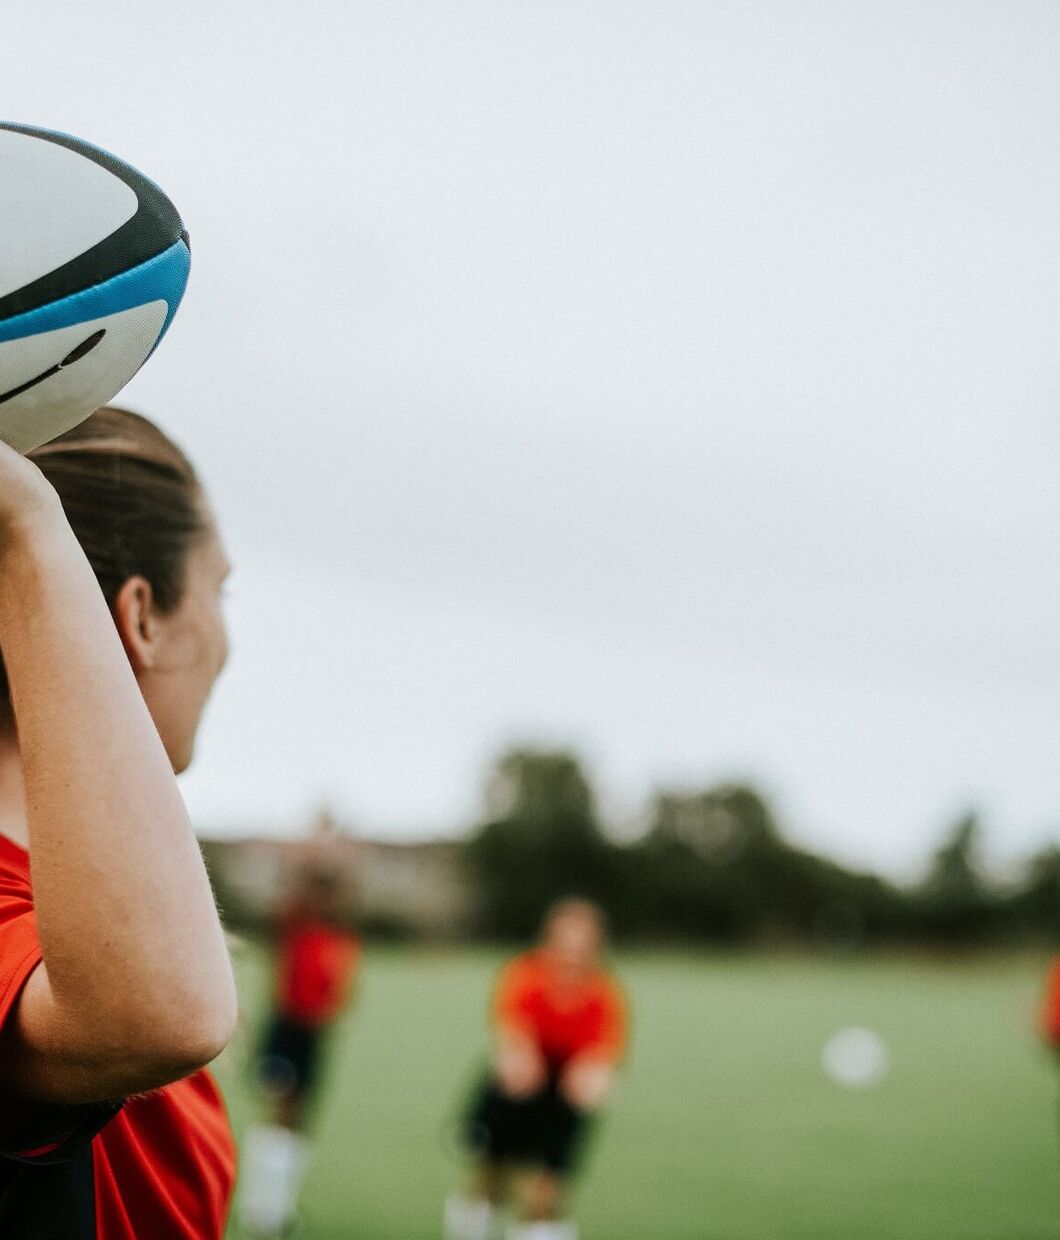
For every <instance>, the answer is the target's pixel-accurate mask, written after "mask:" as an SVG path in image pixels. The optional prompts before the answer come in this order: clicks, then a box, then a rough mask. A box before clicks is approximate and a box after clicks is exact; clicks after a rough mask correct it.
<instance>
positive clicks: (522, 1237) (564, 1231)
mask: <svg viewBox="0 0 1060 1240" xmlns="http://www.w3.org/2000/svg"><path fill="white" fill-rule="evenodd" d="M505 1240H578V1225H577V1223H572V1222H570V1221H569V1220H565V1221H563V1222H555V1223H512V1224H511V1225H510V1226H509V1228H508V1231H507V1235H506V1237H505Z"/></svg>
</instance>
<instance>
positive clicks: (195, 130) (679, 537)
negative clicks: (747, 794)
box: [0, 0, 1060, 871]
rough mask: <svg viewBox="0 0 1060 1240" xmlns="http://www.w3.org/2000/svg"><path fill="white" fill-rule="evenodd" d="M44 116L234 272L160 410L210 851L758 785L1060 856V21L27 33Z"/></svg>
mask: <svg viewBox="0 0 1060 1240" xmlns="http://www.w3.org/2000/svg"><path fill="white" fill-rule="evenodd" d="M5 14H6V16H5V21H4V37H3V42H2V44H0V113H2V114H4V115H5V116H6V117H7V118H9V119H13V120H22V121H27V122H32V123H38V124H43V125H50V126H53V127H56V128H64V129H67V130H70V131H72V132H75V133H77V134H79V135H81V136H84V137H87V138H91V139H93V140H95V141H97V142H99V143H100V144H101V145H103V146H106V147H108V148H110V149H112V150H114V151H116V152H118V153H119V154H121V155H123V156H125V157H126V158H127V159H129V160H131V161H132V162H133V163H135V164H137V165H139V166H140V167H141V168H142V169H143V170H144V171H146V172H148V173H149V174H150V175H152V176H153V177H155V179H157V180H158V181H160V182H161V183H162V184H163V185H164V186H165V187H166V189H167V190H168V191H169V192H170V194H171V195H172V196H173V198H174V199H175V201H176V202H177V204H178V205H179V207H180V208H181V210H182V212H183V213H184V216H185V219H186V220H187V222H188V225H189V227H190V229H191V232H192V245H193V251H194V264H193V274H192V284H191V289H190V292H189V295H188V298H187V300H186V302H185V306H184V308H183V309H182V311H181V314H180V315H179V316H178V318H177V320H176V323H175V326H174V328H173V330H172V331H171V333H170V336H169V338H168V339H167V341H166V342H165V344H164V345H163V346H162V348H161V349H160V351H159V353H158V354H157V355H156V356H155V358H153V359H152V360H151V362H150V363H149V365H148V366H147V367H146V369H145V370H144V371H143V372H142V374H141V375H140V376H139V377H138V378H137V379H136V380H135V381H134V383H133V384H132V385H131V386H130V387H129V388H128V389H127V391H126V393H125V396H124V399H125V400H126V401H127V402H128V403H132V404H134V405H136V406H137V407H139V408H142V409H143V410H145V411H146V412H149V413H151V414H152V415H154V416H156V417H157V418H158V419H159V420H160V421H161V422H162V423H163V425H165V426H166V427H167V429H169V430H170V431H171V432H173V433H174V434H175V435H176V436H177V437H178V438H179V439H180V440H181V441H182V442H183V443H184V444H185V446H186V447H187V448H188V449H189V450H190V452H191V454H192V455H193V457H194V458H195V459H196V460H197V461H198V463H199V464H200V467H201V468H202V471H203V473H204V474H205V476H206V477H207V480H208V482H209V483H210V485H211V488H212V491H213V494H214V498H215V503H216V506H217V507H218V509H219V510H220V513H221V517H222V520H223V524H224V527H225V531H226V534H227V538H228V541H229V543H230V545H231V548H232V552H233V555H234V557H235V559H236V561H237V564H238V572H237V575H236V578H235V581H234V583H233V597H232V600H231V612H230V614H231V622H232V629H233V636H234V641H235V647H236V657H235V659H234V662H233V664H232V666H231V669H230V671H229V672H228V673H227V674H226V677H225V679H224V681H223V682H222V684H221V685H220V687H219V689H218V692H217V696H216V699H215V702H214V704H213V706H212V707H211V711H210V714H209V716H208V719H207V723H206V726H205V728H204V731H203V735H202V738H201V743H200V756H199V759H198V763H197V766H196V769H195V770H194V772H193V773H192V774H191V775H190V776H189V777H188V778H187V780H186V792H187V795H188V799H189V802H190V804H191V807H192V809H193V812H194V813H195V815H196V817H197V819H198V820H199V822H200V823H201V824H203V825H205V826H207V827H213V828H217V827H224V826H231V825H236V824H238V825H239V826H243V827H245V826H248V825H251V826H268V827H271V828H274V829H283V828H284V827H290V825H291V824H292V823H294V822H296V821H298V820H299V819H301V818H303V817H304V815H305V814H306V813H307V812H308V810H309V808H310V807H311V806H312V805H313V804H315V803H316V802H318V801H319V800H320V799H321V798H322V797H324V796H328V797H331V798H333V799H334V800H335V801H336V802H337V803H338V805H339V806H340V807H341V808H342V809H343V810H345V811H346V812H348V813H350V814H352V815H353V816H354V817H356V818H357V819H358V820H359V822H360V823H361V824H362V825H363V826H364V827H365V828H366V829H369V830H372V831H375V832H386V833H392V834H395V835H410V836H411V835H419V834H423V833H425V832H434V831H439V830H451V829H454V828H456V827H458V826H460V825H461V824H463V823H464V822H466V821H467V820H468V818H469V817H470V816H471V815H473V814H474V813H475V811H476V809H477V805H478V797H479V790H480V786H481V778H482V773H483V770H484V768H485V766H486V764H487V763H488V761H489V760H490V758H491V757H492V756H493V755H494V754H495V752H496V751H497V749H498V748H499V747H500V746H501V745H502V744H504V743H505V742H506V741H508V740H511V739H516V738H523V737H530V738H536V739H542V740H557V741H563V742H569V743H571V744H573V745H576V746H577V747H579V748H580V749H581V750H582V751H583V752H584V753H585V755H586V757H587V758H588V760H589V761H590V764H591V768H592V770H593V772H594V773H595V775H596V777H597V778H598V780H599V782H600V785H601V788H602V789H604V790H605V792H606V795H607V802H608V805H609V806H610V807H611V809H612V810H613V811H614V812H615V813H616V814H618V815H619V816H624V817H629V816H631V815H632V814H633V813H635V811H636V807H637V805H638V803H640V802H641V801H642V800H643V798H644V797H646V796H647V795H648V794H649V793H650V791H651V789H653V788H654V787H657V786H658V785H659V784H661V783H666V782H670V781H676V782H680V783H684V782H696V781H703V780H712V779H716V778H719V777H722V776H729V775H742V774H746V775H749V776H752V777H753V778H755V779H756V780H758V781H760V782H762V783H763V784H764V786H765V787H766V788H767V789H769V790H770V791H771V792H772V793H773V794H774V795H775V796H776V797H777V800H778V803H779V806H780V808H781V810H782V812H783V814H784V816H785V818H786V820H787V822H788V824H789V826H790V828H791V830H792V832H793V834H794V835H795V836H796V837H797V838H798V839H800V840H802V841H804V842H807V843H809V844H811V845H813V846H816V847H821V848H825V849H827V850H829V851H831V852H833V853H835V854H837V855H839V856H840V857H843V858H846V859H852V860H855V861H858V862H862V863H867V864H876V865H882V866H885V867H887V868H889V869H891V870H893V871H903V870H905V869H907V868H908V867H909V866H910V865H911V864H913V863H915V861H916V860H917V859H918V858H920V857H921V856H922V855H923V854H924V853H925V851H926V850H927V849H928V847H929V846H930V845H931V844H932V843H933V842H934V840H935V838H936V837H937V834H938V832H939V831H940V829H941V828H942V827H943V825H944V824H945V823H946V822H947V820H948V819H949V817H950V816H951V815H952V814H954V813H955V812H957V811H958V810H960V809H961V808H962V807H963V806H965V805H966V804H968V803H976V804H978V805H980V806H981V807H982V808H983V810H984V812H985V813H986V815H987V817H988V819H989V821H990V823H991V831H992V834H991V844H992V847H993V848H994V850H995V851H996V852H997V853H998V854H1000V855H1008V854H1012V853H1016V852H1019V851H1021V850H1023V849H1025V848H1028V847H1030V846H1033V845H1036V844H1038V843H1039V842H1041V841H1042V840H1043V839H1045V838H1047V837H1049V836H1050V835H1060V761H1058V757H1060V624H1058V621H1060V558H1058V549H1060V486H1058V480H1060V434H1058V429H1060V400H1058V396H1060V348H1058V344H1060V231H1058V221H1060V158H1058V157H1060V72H1058V55H1060V7H1058V6H1057V5H1055V4H1053V3H1041V4H1030V3H1019V2H1015V0H998V2H997V3H992V4H979V3H972V2H970V0H969V2H964V0H962V2H960V3H951V4H944V3H930V2H928V3H924V2H923V0H916V2H914V3H896V2H894V0H887V2H886V3H883V2H877V3H870V2H869V0H860V2H859V3H805V4H798V3H779V2H773V3H733V4H709V3H705V2H703V0H695V2H691V0H690V2H689V3H667V2H665V0H641V2H640V3H624V4H623V3H618V2H617V0H613V2H612V3H609V4H603V3H596V4H594V3H579V2H577V0H563V2H562V3H551V4H550V3H536V4H532V5H531V4H527V3H519V4H515V3H503V2H499V0H490V2H485V0H483V2H482V3H478V4H470V3H461V2H459V0H444V2H440V0H439V2H435V3H427V2H426V0H417V2H415V3H399V2H395V0H382V2H380V3H371V4H364V3H356V2H351V0H331V2H328V0H322V2H315V3H306V4H298V5H292V4H289V3H278V2H277V0H254V2H253V3H249V2H243V0H239V2H232V0H228V2H226V3H225V4H218V3H206V2H205V0H185V2H184V3H182V4H180V5H169V6H147V7H145V6H144V5H143V4H142V2H141V0H95V2H94V3H93V4H91V5H80V6H79V5H73V4H70V3H66V2H65V0H64V2H60V3H56V2H51V0H7V5H6V6H5Z"/></svg>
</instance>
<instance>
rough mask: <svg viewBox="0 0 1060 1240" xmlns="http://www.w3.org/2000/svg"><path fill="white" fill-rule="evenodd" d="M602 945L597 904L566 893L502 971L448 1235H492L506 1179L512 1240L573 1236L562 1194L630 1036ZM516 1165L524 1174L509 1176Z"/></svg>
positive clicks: (468, 1238) (475, 1239)
mask: <svg viewBox="0 0 1060 1240" xmlns="http://www.w3.org/2000/svg"><path fill="white" fill-rule="evenodd" d="M603 946H604V924H603V918H602V916H601V913H600V910H599V909H598V908H597V907H596V905H594V904H591V903H589V901H587V900H564V901H562V902H560V903H559V904H556V905H554V906H553V908H551V909H550V910H549V912H548V914H547V916H546V917H545V923H544V927H543V931H542V936H541V943H540V945H539V946H538V947H537V948H536V949H534V950H532V951H529V952H525V953H523V954H522V955H520V956H517V957H516V958H515V959H514V960H512V961H510V962H509V964H508V965H506V966H505V968H504V969H503V970H502V972H501V975H500V979H499V981H498V984H497V989H496V993H495V997H494V1004H493V1012H492V1025H493V1035H494V1038H493V1041H494V1047H493V1056H492V1062H491V1068H490V1073H489V1076H488V1078H487V1080H486V1081H485V1083H484V1084H483V1085H482V1087H481V1088H480V1090H479V1091H478V1093H477V1094H476V1097H475V1100H474V1104H473V1106H472V1107H471V1110H470V1112H469V1115H468V1122H467V1141H468V1144H469V1146H470V1148H471V1150H472V1152H473V1154H474V1155H475V1157H476V1159H477V1162H478V1166H477V1168H476V1174H475V1181H474V1185H473V1189H472V1192H471V1194H470V1195H469V1196H467V1197H454V1198H450V1200H449V1201H448V1202H447V1204H446V1240H491V1238H492V1237H493V1236H494V1235H495V1234H496V1233H495V1229H496V1227H497V1225H498V1220H499V1217H500V1210H501V1209H502V1208H503V1207H504V1206H505V1204H506V1203H507V1202H508V1201H509V1199H510V1198H512V1196H513V1194H512V1192H511V1190H512V1188H513V1187H515V1188H516V1189H517V1191H516V1192H515V1193H514V1206H515V1210H516V1214H517V1218H516V1220H515V1221H513V1222H512V1224H511V1225H510V1227H509V1230H508V1232H507V1238H508V1240H576V1237H577V1228H576V1227H575V1225H574V1223H572V1222H570V1221H569V1220H565V1219H564V1218H563V1214H564V1206H565V1202H564V1196H565V1192H564V1190H565V1188H566V1186H567V1184H568V1182H569V1179H570V1176H571V1174H572V1173H573V1171H574V1170H575V1168H576V1166H577V1161H578V1155H579V1153H580V1151H581V1147H582V1146H583V1144H584V1140H585V1135H586V1128H587V1126H588V1124H589V1121H590V1119H591V1117H592V1116H593V1115H594V1114H595V1113H596V1112H597V1111H598V1110H599V1108H600V1106H601V1105H602V1104H603V1102H604V1101H605V1100H606V1098H607V1096H608V1093H609V1092H610V1089H611V1084H612V1081H613V1077H614V1073H615V1069H616V1067H617V1065H618V1064H619V1062H620V1060H621V1059H622V1056H623V1054H624V1051H625V1046H626V1037H627V1025H628V1019H627V1014H626V1003H625V999H624V997H623V995H622V991H621V989H620V988H619V986H618V983H617V982H616V981H615V979H614V978H613V977H612V976H611V974H610V973H609V972H608V971H607V970H606V968H605V966H604V965H603V963H602V959H601V956H602V951H603ZM513 1172H521V1173H522V1175H521V1177H520V1181H519V1182H517V1183H513V1175H512V1173H513Z"/></svg>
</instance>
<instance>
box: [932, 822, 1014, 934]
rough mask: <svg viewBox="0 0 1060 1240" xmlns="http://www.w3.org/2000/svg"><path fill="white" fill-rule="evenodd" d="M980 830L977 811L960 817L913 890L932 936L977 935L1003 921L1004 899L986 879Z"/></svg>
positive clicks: (994, 927)
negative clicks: (921, 880) (917, 886)
mask: <svg viewBox="0 0 1060 1240" xmlns="http://www.w3.org/2000/svg"><path fill="white" fill-rule="evenodd" d="M980 835H981V826H980V823H979V819H978V817H977V816H976V815H975V814H972V813H969V814H965V815H964V816H963V817H961V818H960V819H958V821H957V822H956V823H955V824H954V825H953V827H952V828H951V830H950V832H949V834H948V835H947V836H946V838H945V839H944V841H943V843H942V844H941V845H940V846H939V848H938V849H937V850H936V852H935V855H934V857H933V858H932V862H931V866H930V868H929V870H928V873H927V877H926V878H925V879H924V882H923V883H922V884H921V886H920V888H919V889H918V890H917V891H915V892H914V893H913V896H912V898H913V900H914V903H915V905H916V908H917V911H918V913H919V918H918V920H919V923H920V927H921V930H922V933H924V934H925V935H926V936H927V937H928V938H931V939H938V940H942V941H947V942H960V941H973V940H976V939H980V938H982V937H983V936H984V935H985V934H987V933H988V932H989V931H991V930H994V929H996V928H997V927H998V921H999V915H1000V913H1001V911H1002V902H1001V901H1000V900H999V899H998V898H997V897H996V896H995V895H994V894H993V892H992V891H991V889H990V887H989V884H988V883H987V881H986V876H985V872H984V869H983V865H982V860H981V857H980V851H979V840H980Z"/></svg>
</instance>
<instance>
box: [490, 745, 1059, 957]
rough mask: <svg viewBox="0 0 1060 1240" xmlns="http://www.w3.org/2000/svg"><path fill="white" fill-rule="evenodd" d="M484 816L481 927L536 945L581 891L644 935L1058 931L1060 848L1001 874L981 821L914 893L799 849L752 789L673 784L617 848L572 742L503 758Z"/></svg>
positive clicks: (616, 924) (835, 942)
mask: <svg viewBox="0 0 1060 1240" xmlns="http://www.w3.org/2000/svg"><path fill="white" fill-rule="evenodd" d="M486 819H487V820H486V821H485V822H484V823H483V824H482V825H481V826H479V827H478V828H477V829H476V830H475V831H474V832H473V833H472V835H471V836H470V837H469V839H468V841H467V844H466V850H467V863H468V870H469V873H470V875H471V878H472V882H473V889H474V892H475V899H476V911H475V924H474V930H475V931H476V932H477V933H478V934H479V935H481V936H484V937H489V938H498V939H525V938H526V937H527V936H529V935H532V934H533V933H534V931H535V930H536V928H537V925H538V923H539V921H540V917H541V912H542V910H543V909H544V908H545V907H546V906H547V905H548V904H549V903H550V902H551V901H552V900H554V899H557V898H559V897H561V896H564V895H570V894H573V893H578V894H582V895H587V896H590V897H592V898H593V899H595V900H597V901H599V903H600V904H601V905H602V906H603V907H604V908H605V910H606V911H607V913H608V915H609V918H610V921H611V924H612V928H613V931H614V933H615V935H616V936H617V937H619V938H621V939H631V940H641V941H648V940H668V941H673V940H686V941H690V942H711V943H716V944H730V945H733V946H736V945H741V944H752V943H770V942H772V943H783V942H791V943H800V944H811V945H818V946H822V947H832V948H844V947H848V948H854V947H858V946H861V945H867V944H873V943H877V944H885V943H889V942H893V943H898V942H901V943H924V944H939V945H952V946H960V945H969V946H971V945H986V944H993V943H999V942H1005V941H1018V940H1020V941H1021V940H1028V939H1041V940H1046V939H1048V940H1050V941H1053V940H1060V848H1055V847H1052V848H1049V849H1048V850H1046V851H1044V852H1042V853H1041V854H1040V855H1038V856H1036V857H1035V858H1033V859H1032V861H1031V862H1030V863H1029V865H1028V866H1027V867H1026V872H1025V874H1024V876H1023V877H1022V878H1021V879H1020V880H1018V881H1012V882H1010V883H1007V884H1002V883H1000V882H998V881H993V880H991V878H990V877H989V875H988V874H987V873H986V872H985V870H984V867H983V864H982V861H981V858H980V855H979V835H980V826H979V823H978V821H977V819H976V818H975V817H974V816H971V815H969V816H967V817H965V818H962V819H961V820H960V821H959V822H957V823H956V824H955V825H954V826H953V828H952V830H951V832H950V833H949V834H948V836H947V837H946V838H945V839H944V840H943V842H942V844H941V845H940V847H939V848H938V849H937V851H936V852H935V854H934V856H933V857H932V858H931V862H930V865H929V867H928V869H927V872H926V874H925V876H924V878H923V879H922V881H920V882H919V883H917V884H915V885H911V886H898V885H897V884H894V883H891V882H888V881H886V880H885V879H883V878H880V877H878V876H876V875H873V874H865V873H857V872H855V871H852V870H848V869H846V868H845V867H844V866H842V865H838V864H837V863H835V862H834V861H830V860H827V859H826V858H823V857H819V856H816V855H815V854H813V853H811V852H808V851H806V850H804V849H800V848H797V847H795V846H794V845H793V844H791V843H789V842H788V841H787V840H786V839H785V838H784V836H783V834H782V832H781V830H780V828H779V826H778V824H777V822H776V819H775V817H774V814H773V811H772V810H771V808H770V806H769V804H768V803H767V801H766V800H765V799H764V798H763V796H762V795H761V794H760V793H759V792H757V791H756V790H755V789H754V788H752V787H749V786H747V785H745V784H721V785H718V786H715V787H710V788H705V789H703V790H702V791H691V792H690V791H683V792H680V793H677V792H664V793H661V794H659V795H658V796H657V797H656V798H655V801H654V803H653V804H652V806H651V807H650V813H649V821H648V825H647V830H646V831H645V832H644V833H643V834H642V835H641V836H639V837H638V838H637V839H635V840H633V841H628V842H619V841H617V840H615V839H613V838H611V837H610V836H609V835H608V834H607V832H606V831H605V829H604V826H603V824H602V822H601V819H600V815H599V811H598V808H597V803H596V799H595V797H594V794H593V789H592V787H591V785H590V782H589V779H588V777H587V776H586V773H585V771H584V770H583V768H582V766H581V764H580V763H579V761H578V759H577V758H576V757H575V756H574V755H573V754H571V753H567V752H563V751H551V752H549V751H542V750H533V749H516V750H512V751H511V752H509V753H508V754H506V755H505V756H504V757H503V758H502V759H501V760H500V762H499V763H498V766H497V768H496V772H495V774H494V777H493V779H492V781H491V783H490V786H489V789H488V793H487V815H486Z"/></svg>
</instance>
